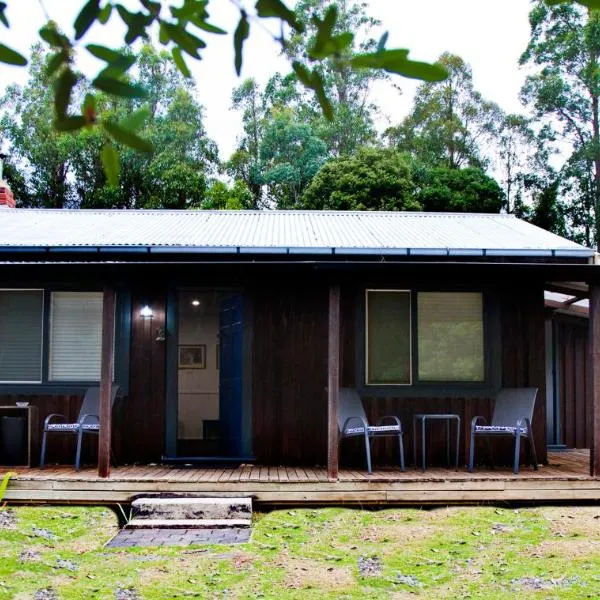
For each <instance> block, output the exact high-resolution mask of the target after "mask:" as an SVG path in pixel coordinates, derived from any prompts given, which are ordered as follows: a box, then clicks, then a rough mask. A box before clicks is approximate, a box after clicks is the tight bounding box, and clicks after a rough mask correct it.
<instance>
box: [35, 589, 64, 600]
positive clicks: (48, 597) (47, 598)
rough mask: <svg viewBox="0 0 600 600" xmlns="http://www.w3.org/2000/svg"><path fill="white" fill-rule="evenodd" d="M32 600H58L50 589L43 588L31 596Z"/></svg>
mask: <svg viewBox="0 0 600 600" xmlns="http://www.w3.org/2000/svg"><path fill="white" fill-rule="evenodd" d="M33 600H58V596H57V595H56V592H55V591H54V590H53V589H52V588H44V589H43V590H38V591H37V592H36V593H35V594H34V595H33Z"/></svg>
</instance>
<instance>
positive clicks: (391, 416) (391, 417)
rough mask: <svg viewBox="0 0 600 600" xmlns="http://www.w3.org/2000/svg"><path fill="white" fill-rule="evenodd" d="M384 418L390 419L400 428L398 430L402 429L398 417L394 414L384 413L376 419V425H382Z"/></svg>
mask: <svg viewBox="0 0 600 600" xmlns="http://www.w3.org/2000/svg"><path fill="white" fill-rule="evenodd" d="M386 419H391V420H392V421H394V422H395V423H396V425H398V427H399V428H400V431H402V423H401V422H400V419H399V418H398V417H396V416H395V415H386V416H385V417H381V419H379V421H377V425H383V423H384V421H385V420H386Z"/></svg>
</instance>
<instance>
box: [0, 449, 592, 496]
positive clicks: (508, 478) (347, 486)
mask: <svg viewBox="0 0 600 600" xmlns="http://www.w3.org/2000/svg"><path fill="white" fill-rule="evenodd" d="M7 470H8V469H0V476H1V475H2V474H3V473H4V472H6V471H7ZM10 470H12V471H16V472H17V475H16V476H15V477H13V478H12V479H11V481H10V484H9V487H8V489H7V492H6V495H5V499H6V500H7V501H8V502H15V503H16V502H21V503H23V502H34V503H35V502H51V503H71V502H73V503H115V502H123V503H126V502H128V501H130V500H131V498H132V497H134V496H138V495H140V494H156V493H165V492H170V493H179V494H201V495H215V496H219V495H223V496H232V495H244V496H251V497H253V498H254V499H255V500H256V501H257V502H259V503H260V502H262V503H265V504H285V503H292V504H304V503H314V504H328V503H356V504H359V503H360V504H365V503H382V504H384V503H393V504H427V503H435V504H441V503H443V504H450V503H465V502H512V501H514V502H523V501H534V502H535V501H541V502H552V501H582V500H593V501H600V479H595V478H592V477H590V475H589V452H588V451H587V450H569V451H565V452H553V453H550V454H549V464H548V465H544V466H541V467H540V469H539V470H538V471H533V469H531V468H530V467H522V470H521V473H519V474H518V475H515V474H513V473H512V471H511V470H510V469H508V468H498V469H494V470H490V469H477V470H475V472H474V473H468V472H467V471H466V470H465V469H464V468H461V469H458V470H454V469H446V468H440V467H432V468H428V469H427V470H426V471H425V472H424V473H423V472H422V471H421V470H420V469H415V468H413V467H409V468H407V470H406V471H404V472H401V471H400V470H398V469H393V468H390V469H379V470H376V471H374V472H373V473H372V474H371V475H369V474H367V473H366V471H357V470H353V469H341V470H340V472H339V480H338V481H337V482H330V481H328V479H327V471H326V470H325V469H323V468H315V467H301V466H297V467H281V466H268V465H266V466H254V465H243V466H241V467H239V468H225V469H224V468H206V467H204V468H192V467H185V468H181V467H176V466H165V465H148V466H140V465H128V466H123V467H113V468H112V470H111V476H110V478H108V479H101V478H99V477H98V475H97V470H96V469H95V468H85V469H82V470H81V471H80V472H76V471H75V470H74V469H73V468H72V467H70V466H69V467H67V466H64V467H51V468H47V469H45V470H43V471H40V470H39V469H16V470H15V469H10Z"/></svg>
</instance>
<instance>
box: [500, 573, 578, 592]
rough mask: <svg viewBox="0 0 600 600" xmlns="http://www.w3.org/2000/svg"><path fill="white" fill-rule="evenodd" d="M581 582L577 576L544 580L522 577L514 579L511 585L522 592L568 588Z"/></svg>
mask: <svg viewBox="0 0 600 600" xmlns="http://www.w3.org/2000/svg"><path fill="white" fill-rule="evenodd" d="M580 581H581V579H580V578H579V577H577V576H574V577H558V578H556V579H542V578H541V577H521V578H520V579H513V580H512V581H511V584H512V586H513V588H517V589H521V590H550V589H553V588H559V587H560V588H567V587H571V586H572V585H576V584H578V583H579V582H580Z"/></svg>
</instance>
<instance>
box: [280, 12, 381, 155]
mask: <svg viewBox="0 0 600 600" xmlns="http://www.w3.org/2000/svg"><path fill="white" fill-rule="evenodd" d="M330 6H331V2H327V1H325V0H300V2H298V3H297V4H296V7H295V12H296V16H297V18H298V20H299V22H300V23H302V25H303V28H304V31H302V32H296V33H295V34H294V35H293V36H292V37H291V39H290V41H289V42H288V44H287V45H286V49H285V52H286V54H287V55H288V56H289V57H290V59H291V60H293V61H299V60H300V61H302V60H306V59H307V58H308V57H309V55H310V51H311V47H312V46H313V45H314V44H315V41H316V39H317V37H318V35H319V23H320V22H321V20H323V19H325V16H326V14H327V11H328V9H329V7H330ZM335 6H336V7H337V21H336V24H335V27H334V28H333V35H338V36H339V35H342V34H343V32H344V31H351V32H353V33H354V38H353V40H352V42H351V43H350V44H349V45H348V46H346V47H345V48H343V50H341V51H340V52H337V53H335V54H333V55H331V56H328V57H327V58H325V59H324V60H323V61H322V62H321V64H319V66H318V68H317V69H318V73H319V74H320V75H321V77H322V79H323V86H324V89H325V93H326V94H327V96H328V98H329V99H330V101H331V104H332V107H333V112H334V116H333V118H332V119H327V118H325V117H324V115H323V112H322V111H321V110H320V108H319V106H318V104H317V103H316V102H315V100H314V97H313V96H311V95H307V94H306V93H304V92H303V90H302V89H301V88H299V87H298V85H297V84H298V79H297V78H294V79H292V80H291V81H290V80H289V79H288V80H286V79H283V80H281V79H279V80H278V79H276V80H275V82H276V83H278V82H283V84H284V85H287V86H288V87H289V86H290V84H296V102H297V105H298V110H299V111H300V112H301V113H302V116H301V118H302V119H304V120H306V121H308V122H310V123H311V125H312V126H313V128H314V129H315V131H316V132H317V134H318V136H319V137H320V138H321V139H322V140H323V141H324V142H325V143H326V144H327V147H328V149H329V154H330V156H334V157H335V156H342V155H345V154H352V153H353V152H356V150H357V149H358V148H360V147H362V146H365V145H368V144H370V143H372V142H373V141H374V140H375V139H376V131H375V126H374V119H375V117H376V115H377V112H378V108H377V106H376V104H375V103H373V102H372V101H371V100H370V95H371V92H372V85H373V83H374V82H375V81H377V80H381V79H386V78H387V77H388V75H387V73H386V72H385V71H381V70H377V69H361V70H356V69H353V68H352V57H353V56H354V55H355V54H356V53H357V52H362V53H368V52H373V51H375V50H376V49H377V43H378V42H377V40H376V39H375V38H373V31H374V30H375V29H376V28H378V27H379V26H380V25H381V23H380V22H379V21H377V20H376V19H373V18H372V17H370V16H369V15H368V13H367V4H366V3H365V2H362V1H357V0H339V1H338V2H336V3H335ZM311 15H312V17H311ZM270 85H272V83H271V84H270ZM288 96H289V94H288Z"/></svg>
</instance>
